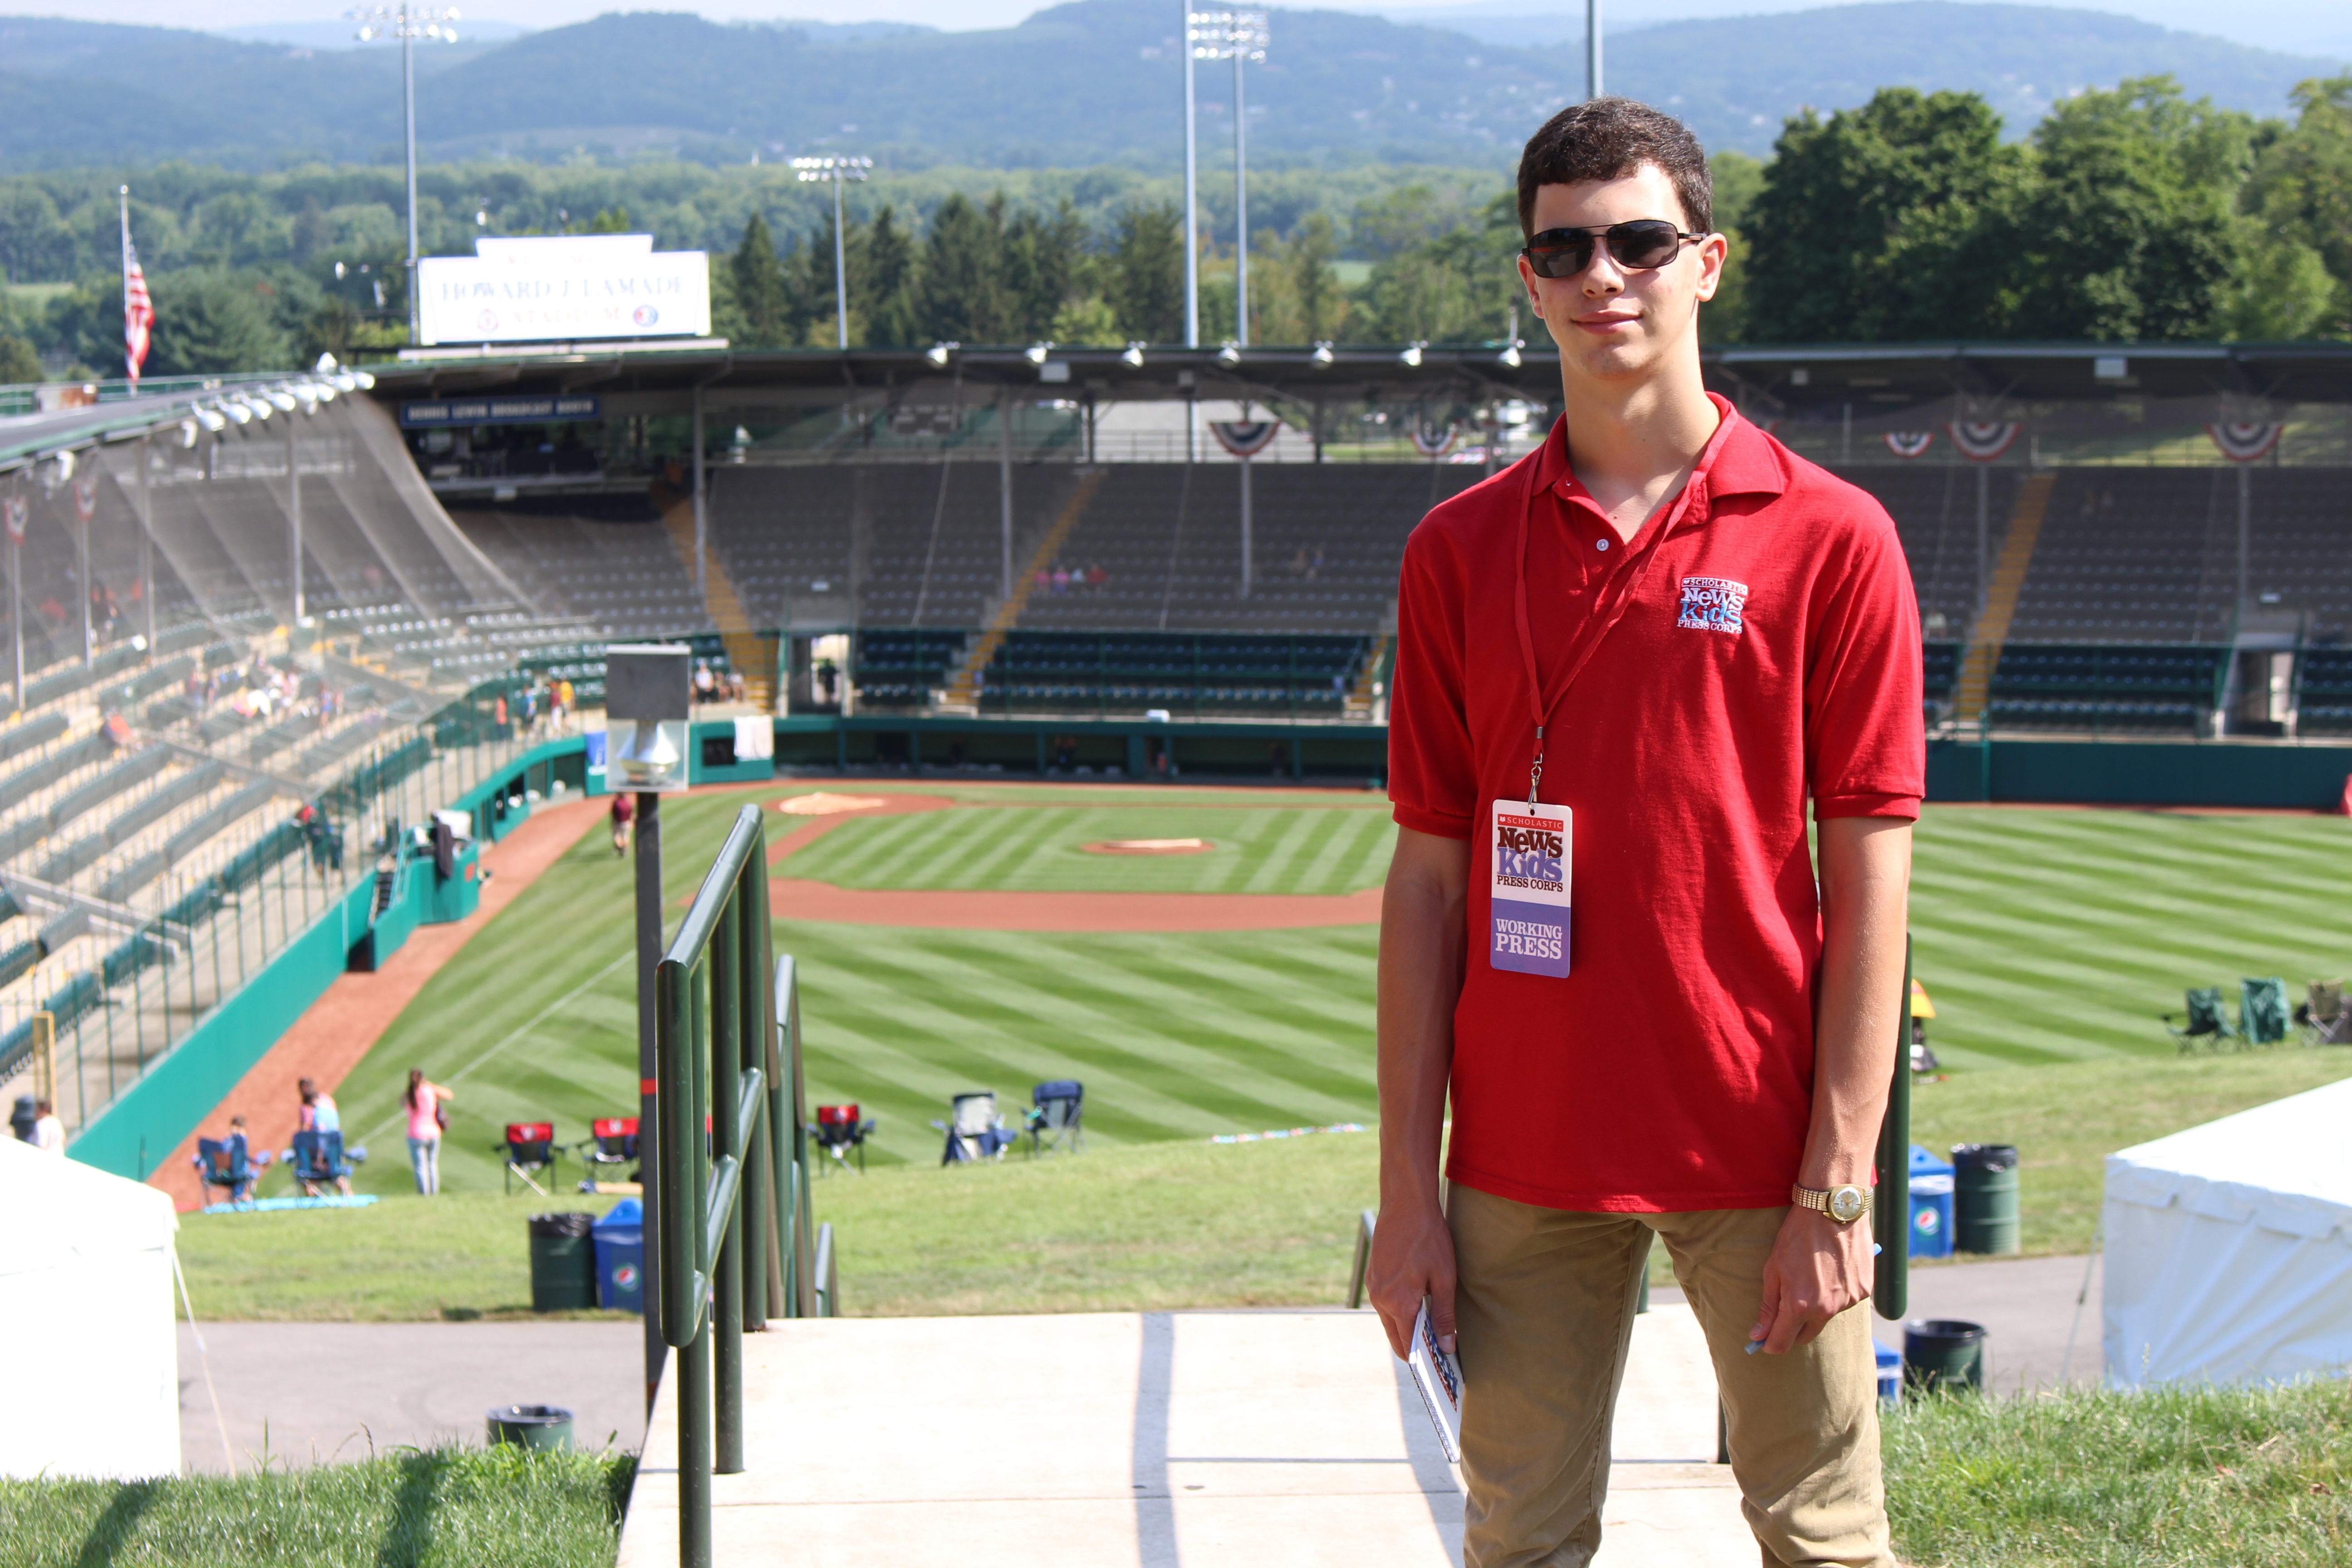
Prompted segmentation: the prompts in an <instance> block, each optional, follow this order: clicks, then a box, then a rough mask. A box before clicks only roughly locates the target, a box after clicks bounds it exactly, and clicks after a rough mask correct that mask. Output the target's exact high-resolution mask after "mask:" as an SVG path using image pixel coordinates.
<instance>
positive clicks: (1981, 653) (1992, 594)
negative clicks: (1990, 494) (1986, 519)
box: [1952, 473, 2058, 724]
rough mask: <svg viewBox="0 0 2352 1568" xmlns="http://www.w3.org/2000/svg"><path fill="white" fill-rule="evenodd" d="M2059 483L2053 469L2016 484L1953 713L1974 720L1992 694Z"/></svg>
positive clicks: (1978, 718) (1966, 721)
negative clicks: (2005, 532)
mask: <svg viewBox="0 0 2352 1568" xmlns="http://www.w3.org/2000/svg"><path fill="white" fill-rule="evenodd" d="M2057 483H2058V476H2057V475H2055V474H2052V473H2041V474H2032V475H2029V476H2028V477H2027V479H2026V480H2025V482H2024V483H2023V484H2021V485H2020V486H2019V487H2018V488H2017V510H2016V511H2015V512H2014V513H2012V514H2011V517H2010V520H2009V537H2008V538H2007V539H2006V540H2004V541H2003V542H2001V547H2000V563H1998V564H1997V565H1995V566H1994V568H1993V574H1992V584H1991V585H1990V588H1988V589H1987V591H1986V593H1985V602H1984V608H1983V609H1982V610H1980V611H1979V612H1978V615H1977V624H1976V627H1975V629H1974V631H1972V632H1971V633H1970V635H1969V651H1968V657H1967V658H1966V660H1965V661H1964V662H1963V663H1962V664H1961V665H1960V679H1959V686H1958V695H1957V697H1956V698H1955V700H1954V701H1953V705H1952V706H1953V717H1954V718H1955V719H1956V720H1957V721H1958V722H1960V723H1962V724H1975V723H1978V722H1979V721H1981V720H1982V719H1983V717H1984V711H1985V708H1986V706H1987V705H1988V704H1989V703H1990V701H1991V700H1992V676H1993V671H1994V670H1995V669H1997V668H2000V650H2001V647H2002V645H2003V644H2005V643H2006V642H2008V641H2009V625H2010V622H2011V621H2012V620H2014V619H2016V617H2017V598H2018V595H2019V594H2020V593H2021V592H2022V591H2023V589H2024V587H2025V574H2026V569H2027V568H2029V567H2030V566H2032V564H2033V547H2034V545H2035V544H2036V543H2038V542H2040V540H2041V538H2042V518H2043V517H2044V516H2045V515H2046V514H2047V513H2048V512H2049V510H2050V492H2051V490H2052V489H2053V488H2054V487H2055V486H2056V485H2057Z"/></svg>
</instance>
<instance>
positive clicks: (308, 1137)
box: [286, 1132, 367, 1198]
mask: <svg viewBox="0 0 2352 1568" xmlns="http://www.w3.org/2000/svg"><path fill="white" fill-rule="evenodd" d="M366 1158H367V1151H366V1150H364V1149H354V1150H352V1152H351V1156H350V1158H349V1159H346V1158H345V1157H344V1154H343V1135H342V1134H341V1132H297V1133H296V1134H294V1147H292V1148H291V1149H289V1150H287V1151H286V1163H287V1164H288V1165H289V1167H290V1168H291V1169H292V1170H293V1173H294V1180H295V1183H296V1184H297V1185H299V1187H300V1188H301V1189H302V1195H303V1196H304V1197H306V1198H315V1197H317V1196H318V1195H319V1189H320V1187H323V1186H335V1185H341V1184H344V1183H347V1182H349V1181H350V1180H351V1179H352V1163H353V1162H355V1161H359V1160H364V1159H366Z"/></svg>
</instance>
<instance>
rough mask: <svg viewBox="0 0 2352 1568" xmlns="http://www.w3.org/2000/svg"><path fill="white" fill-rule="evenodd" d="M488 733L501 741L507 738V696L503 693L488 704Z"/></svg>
mask: <svg viewBox="0 0 2352 1568" xmlns="http://www.w3.org/2000/svg"><path fill="white" fill-rule="evenodd" d="M490 732H491V733H492V734H494V735H496V736H497V737H498V738H499V740H501V741H503V740H505V739H506V738H507V694H506V693H505V692H503V691H501V692H499V694H498V696H497V697H496V698H495V699H494V700H492V701H491V703H490Z"/></svg>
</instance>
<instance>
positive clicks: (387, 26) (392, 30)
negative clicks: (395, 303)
mask: <svg viewBox="0 0 2352 1568" xmlns="http://www.w3.org/2000/svg"><path fill="white" fill-rule="evenodd" d="M343 15H344V16H345V17H347V18H349V19H350V20H352V21H354V22H357V23H359V24H360V30H359V39H360V42H362V43H363V44H370V43H373V42H374V41H375V40H377V39H378V38H397V39H399V40H400V92H401V106H402V118H403V120H404V122H405V125H406V128H407V136H406V142H407V148H408V340H409V342H412V343H413V342H415V341H416V340H417V337H418V335H419V333H418V330H417V319H418V317H417V311H418V307H419V300H418V298H417V290H416V40H417V39H419V38H424V39H427V40H429V41H432V42H436V43H443V44H454V43H456V42H457V28H455V27H453V26H450V24H451V23H453V22H455V21H457V7H456V6H455V5H446V6H439V7H435V6H425V5H412V4H410V0H393V4H391V5H354V6H352V8H351V9H350V10H348V11H346V12H344V13H343Z"/></svg>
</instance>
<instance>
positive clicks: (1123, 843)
mask: <svg viewBox="0 0 2352 1568" xmlns="http://www.w3.org/2000/svg"><path fill="white" fill-rule="evenodd" d="M1082 847H1083V848H1084V849H1085V850H1086V852H1087V854H1089V855H1205V854H1207V853H1208V852H1209V851H1210V850H1212V849H1214V848H1215V847H1216V846H1215V845H1213V844H1212V843H1210V842H1209V841H1208V840H1207V839H1205V838H1106V839H1104V840H1102V841H1101V842H1100V843H1097V844H1087V845H1084V846H1082Z"/></svg>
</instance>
